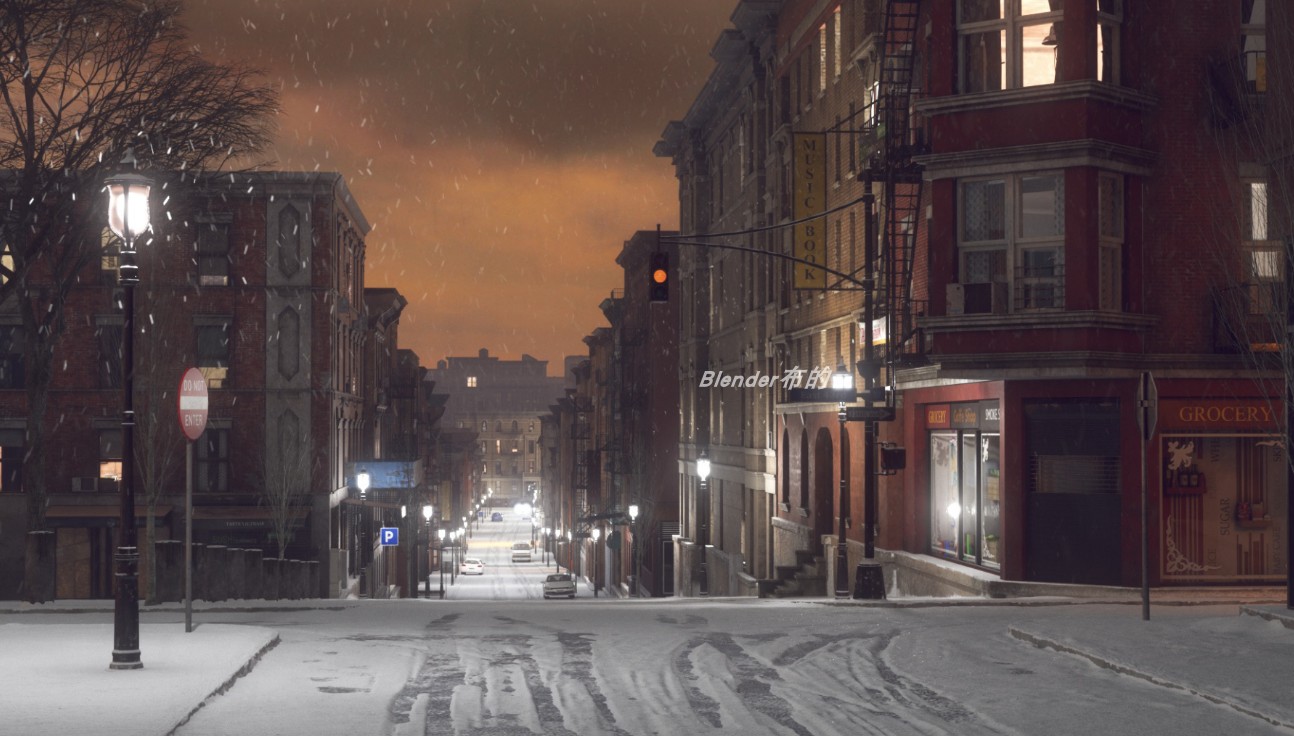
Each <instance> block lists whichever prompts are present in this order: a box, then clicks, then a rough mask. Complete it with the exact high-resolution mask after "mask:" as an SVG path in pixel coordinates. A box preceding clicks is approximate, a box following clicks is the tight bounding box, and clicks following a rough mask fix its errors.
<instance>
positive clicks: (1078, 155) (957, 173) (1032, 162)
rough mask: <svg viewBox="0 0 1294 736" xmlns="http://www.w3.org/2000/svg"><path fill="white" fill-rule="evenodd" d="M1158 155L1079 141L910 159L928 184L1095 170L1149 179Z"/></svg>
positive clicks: (1099, 141)
mask: <svg viewBox="0 0 1294 736" xmlns="http://www.w3.org/2000/svg"><path fill="white" fill-rule="evenodd" d="M1156 158H1157V154H1155V153H1154V152H1153V151H1148V150H1146V149H1144V148H1134V147H1132V146H1125V145H1122V144H1119V143H1111V142H1109V141H1102V140H1096V139H1094V138H1082V139H1079V140H1072V141H1060V142H1057V143H1032V144H1029V145H1024V146H1005V147H1002V148H980V149H975V150H970V151H954V152H951V153H932V154H927V155H925V156H913V157H912V160H913V161H915V162H916V163H918V164H920V165H921V166H923V167H924V171H923V172H922V174H923V176H924V177H925V178H926V180H928V181H933V180H936V179H957V178H963V177H968V176H983V175H987V174H1005V173H1011V172H1021V171H1037V170H1039V169H1063V168H1069V167H1072V166H1095V167H1100V168H1103V169H1109V170H1111V171H1117V172H1120V173H1123V174H1130V175H1133V176H1148V175H1149V174H1150V172H1151V167H1152V166H1153V165H1154V163H1155V160H1156Z"/></svg>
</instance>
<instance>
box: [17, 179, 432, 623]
mask: <svg viewBox="0 0 1294 736" xmlns="http://www.w3.org/2000/svg"><path fill="white" fill-rule="evenodd" d="M152 205H153V206H152V211H153V212H154V213H155V214H154V217H153V222H152V225H153V232H152V235H151V240H150V241H149V242H147V243H146V244H141V246H140V273H141V280H140V285H139V286H138V287H136V324H137V325H138V326H139V332H138V333H137V334H136V338H135V358H136V368H135V389H136V399H135V406H136V412H137V414H138V416H139V421H138V426H137V428H136V430H135V436H136V446H137V449H138V450H139V451H138V452H137V455H136V457H137V464H136V468H137V472H138V474H139V477H138V478H137V480H136V489H137V491H136V497H137V507H138V509H139V517H140V520H141V534H140V539H141V543H142V542H143V539H144V535H143V532H142V526H143V524H142V522H143V520H144V519H145V518H146V517H148V516H150V515H151V516H152V517H153V519H154V522H155V523H156V525H157V527H158V538H159V539H165V538H179V537H180V536H182V533H183V522H184V520H183V518H182V517H183V513H182V510H183V497H184V488H185V478H184V449H183V440H182V437H181V435H180V433H179V427H178V425H177V424H176V420H175V398H174V396H175V391H176V387H177V386H178V381H179V376H180V375H181V373H182V372H183V370H184V369H185V367H187V366H197V367H198V368H199V369H200V370H201V371H202V372H203V374H204V375H205V376H206V378H207V382H208V386H209V390H210V410H209V417H210V418H209V420H208V424H207V429H206V432H205V434H204V435H203V436H202V437H201V438H200V439H199V440H197V442H195V446H194V456H195V462H194V476H193V479H192V480H193V487H194V507H195V508H194V537H195V541H197V542H204V543H208V544H224V545H229V546H235V547H255V548H262V549H264V550H265V553H266V556H270V555H272V554H277V553H278V549H277V546H276V545H275V544H273V543H272V542H271V540H270V538H269V533H270V530H271V528H272V524H271V521H272V518H271V512H270V511H269V506H268V504H266V503H265V501H266V497H267V493H270V492H273V491H274V490H275V489H279V490H280V491H281V492H284V493H288V494H290V495H292V496H293V497H294V500H293V502H292V511H291V512H290V515H291V519H292V520H291V523H290V529H291V533H290V539H288V540H286V542H287V544H286V554H287V556H288V557H294V558H297V559H305V560H316V561H318V562H319V563H320V567H321V570H324V571H326V573H325V574H321V575H320V576H319V580H320V583H319V586H320V587H319V590H318V591H315V592H313V594H315V595H322V596H328V595H338V594H339V593H341V592H344V591H345V590H346V588H347V586H348V578H347V575H346V568H347V564H346V557H347V554H346V553H347V552H348V551H349V552H352V553H353V552H354V551H355V550H354V543H355V542H354V539H355V538H354V536H353V535H348V534H347V533H346V530H347V528H348V522H347V520H346V519H345V517H344V515H343V513H342V508H341V504H342V501H343V500H344V499H346V497H347V496H348V495H349V488H350V486H351V478H350V468H351V465H352V463H353V462H354V461H356V460H366V459H369V458H375V457H376V458H380V457H382V453H383V452H384V450H382V449H381V445H382V444H383V439H382V437H381V435H380V434H379V433H378V432H377V429H376V428H377V427H378V426H380V425H382V424H383V423H384V420H383V421H379V420H378V419H377V416H376V414H377V407H376V406H374V402H373V401H371V400H370V401H368V402H366V400H365V383H366V379H367V380H368V381H369V382H370V384H371V386H372V387H373V388H374V392H376V389H378V388H381V387H382V386H384V385H385V383H390V381H388V378H391V376H389V375H388V374H387V373H384V374H383V375H384V376H388V378H383V379H381V381H380V382H379V383H377V384H372V383H371V381H373V380H375V379H374V377H373V376H372V375H371V373H372V371H373V370H376V369H377V367H378V361H377V360H376V358H375V357H374V355H375V354H374V353H370V360H369V361H368V363H367V364H366V361H365V346H366V345H373V344H375V343H383V344H384V345H385V346H386V348H390V347H394V339H395V323H396V321H397V320H398V312H399V310H398V309H396V310H395V311H394V313H392V312H390V310H389V309H386V307H382V308H381V309H382V311H381V312H380V313H376V314H373V315H371V316H372V317H373V318H374V319H375V320H376V324H378V327H377V331H378V332H381V335H380V336H375V335H376V333H375V331H374V329H373V328H372V327H371V326H370V323H369V322H368V319H369V317H370V314H369V309H368V307H367V306H366V303H365V298H364V286H363V283H364V253H365V249H364V237H365V235H366V234H367V232H368V230H369V225H368V222H367V220H366V219H365V217H364V215H363V213H362V211H361V210H360V208H359V206H358V204H357V203H356V202H355V200H354V198H353V197H352V196H351V194H350V192H349V191H348V189H347V187H346V184H345V182H344V181H343V179H342V178H341V177H340V176H339V175H337V174H330V173H295V172H260V173H251V174H236V175H229V174H222V175H218V176H214V175H212V176H209V175H199V176H193V175H180V174H171V175H164V176H162V177H160V178H159V179H158V180H157V181H156V182H155V185H154V188H153V202H152ZM114 253H115V248H114V244H113V243H112V242H111V241H110V240H108V239H105V250H104V252H103V257H102V258H101V259H100V258H96V259H95V260H94V261H93V262H92V263H90V264H89V265H87V266H86V267H85V269H84V270H83V272H82V274H81V278H80V279H79V282H78V285H77V286H76V287H74V288H73V289H72V291H71V293H70V295H69V296H68V300H67V308H66V310H67V311H66V314H67V330H66V333H65V335H64V336H63V338H62V340H61V341H60V342H59V343H58V345H57V348H56V351H55V356H54V357H55V365H61V366H64V370H61V371H59V372H58V373H57V374H56V375H55V377H54V381H53V386H52V391H51V393H50V406H49V410H48V412H47V415H46V416H47V421H46V423H45V435H46V437H47V442H48V456H49V457H50V458H58V459H59V461H58V462H57V463H51V464H50V465H49V467H48V472H47V482H48V484H49V488H50V497H49V508H48V509H47V513H46V517H47V522H48V525H49V526H50V527H51V528H53V529H54V530H55V531H56V534H57V564H58V586H57V587H58V595H59V596H60V597H109V596H111V595H112V591H111V580H112V577H111V566H112V563H111V560H112V549H113V545H114V544H115V543H114V541H113V536H114V535H113V533H112V529H113V528H114V527H115V526H116V519H117V493H116V490H117V484H118V482H119V479H120V474H121V426H120V418H119V415H120V408H121V386H122V370H121V359H120V349H121V340H122V315H121V313H120V307H119V290H118V287H117V284H116V265H117V264H116V258H115V255H114ZM388 291H389V290H388ZM386 296H388V297H389V301H390V302H391V303H392V304H396V303H398V304H399V305H400V306H402V305H403V299H402V298H400V297H399V296H398V295H395V294H394V293H393V292H391V293H389V294H387V295H386ZM374 309H375V310H377V309H378V306H377V305H374ZM12 315H13V312H12V310H7V311H6V312H5V313H4V314H0V322H3V323H4V324H5V325H6V327H5V329H6V330H7V331H8V332H9V334H11V335H13V336H16V337H20V336H21V329H20V327H19V323H18V321H17V320H16V318H15V317H14V316H12ZM378 337H381V338H382V339H378ZM14 344H16V341H15V340H11V341H10V345H11V346H12V345H14ZM10 352H11V353H12V354H11V355H9V356H8V358H7V365H9V366H10V367H12V368H15V370H14V371H11V372H10V373H9V375H8V379H9V380H8V383H7V385H5V387H4V388H5V389H6V390H0V431H3V432H7V434H6V435H5V440H4V444H5V446H6V451H5V459H6V461H9V460H10V459H11V458H13V457H16V456H20V455H19V453H18V452H16V450H18V449H19V448H20V447H21V439H22V438H21V433H19V432H17V430H18V429H19V428H21V426H22V424H23V422H24V421H25V416H26V412H27V408H26V395H25V393H24V392H23V391H21V390H16V389H20V388H21V387H22V379H21V376H22V371H21V363H22V359H21V357H20V356H19V355H17V354H16V353H15V351H13V350H11V351H10ZM383 354H384V355H388V353H387V352H386V350H385V348H384V349H383ZM395 355H396V353H395V352H390V353H389V356H391V357H394V356H395ZM386 365H387V363H386V362H385V361H384V362H383V366H386ZM383 370H384V371H386V368H385V367H384V368H383ZM371 398H373V397H370V399H371ZM409 411H417V409H416V407H413V406H410V407H409ZM391 431H395V432H397V433H398V431H399V430H398V429H393V430H391ZM411 454H416V453H411ZM11 470H12V472H11V473H10V474H9V476H8V477H9V479H11V480H17V479H19V478H20V477H21V472H20V470H21V469H20V468H14V467H13V466H12V465H11ZM21 497H22V487H21V483H20V482H18V483H6V484H5V485H4V487H3V489H2V490H0V515H2V516H3V518H4V525H5V528H6V529H11V530H12V529H20V528H25V523H24V522H25V516H24V515H23V514H22V511H21V508H22V505H23V504H22V503H21V500H22V498H21ZM396 513H397V514H398V510H397V511H396ZM20 536H21V535H11V534H6V535H5V537H6V538H7V539H13V538H15V537H20ZM144 554H145V555H147V549H145V550H144ZM0 556H2V561H0V577H2V578H3V589H4V595H6V596H11V595H15V594H16V584H17V581H18V580H20V579H21V571H22V550H21V549H20V548H16V547H15V546H14V545H13V544H11V543H10V542H5V543H3V546H2V547H0ZM351 556H352V557H355V555H354V554H352V555H351ZM141 584H143V585H146V582H144V580H143V578H141Z"/></svg>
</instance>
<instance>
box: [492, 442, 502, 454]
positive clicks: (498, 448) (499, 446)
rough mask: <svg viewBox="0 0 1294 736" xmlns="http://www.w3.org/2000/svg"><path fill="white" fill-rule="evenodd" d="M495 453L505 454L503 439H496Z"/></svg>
mask: <svg viewBox="0 0 1294 736" xmlns="http://www.w3.org/2000/svg"><path fill="white" fill-rule="evenodd" d="M494 454H495V455H502V454H503V440H495V441H494Z"/></svg>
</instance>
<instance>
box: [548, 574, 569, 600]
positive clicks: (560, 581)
mask: <svg viewBox="0 0 1294 736" xmlns="http://www.w3.org/2000/svg"><path fill="white" fill-rule="evenodd" d="M562 596H566V597H567V598H574V597H575V578H573V577H571V574H570V573H569V572H558V573H553V574H552V575H549V576H548V577H547V578H545V579H544V597H545V598H560V597H562Z"/></svg>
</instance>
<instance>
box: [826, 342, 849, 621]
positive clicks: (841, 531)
mask: <svg viewBox="0 0 1294 736" xmlns="http://www.w3.org/2000/svg"><path fill="white" fill-rule="evenodd" d="M853 387H854V376H853V374H851V373H846V372H845V367H844V366H843V365H839V366H836V372H835V373H834V374H832V376H831V388H833V389H836V390H850V389H853ZM836 416H837V417H838V418H839V419H840V503H839V504H838V508H837V511H838V512H839V515H840V522H839V525H838V527H839V528H838V530H837V537H836V597H837V598H848V597H849V570H848V568H849V548H848V543H847V542H846V541H845V519H846V518H848V516H849V465H848V462H849V461H848V457H849V453H848V452H847V449H848V448H847V447H846V446H845V443H846V442H848V439H847V438H846V436H845V421H846V418H847V415H846V412H845V402H843V401H842V402H840V408H839V411H837V413H836Z"/></svg>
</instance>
